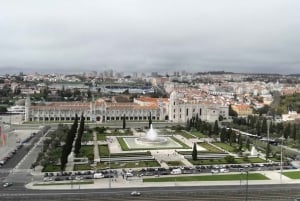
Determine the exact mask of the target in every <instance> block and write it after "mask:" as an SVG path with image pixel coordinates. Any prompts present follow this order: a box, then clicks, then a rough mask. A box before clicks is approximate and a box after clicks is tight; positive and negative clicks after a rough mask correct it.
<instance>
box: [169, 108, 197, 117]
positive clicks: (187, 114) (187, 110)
mask: <svg viewBox="0 0 300 201" xmlns="http://www.w3.org/2000/svg"><path fill="white" fill-rule="evenodd" d="M195 111H196V109H195V108H194V109H193V113H195ZM174 113H176V109H174ZM179 113H181V108H179ZM180 115H181V114H180ZM199 115H200V116H201V115H202V108H200V109H199ZM186 116H189V109H188V108H187V109H186Z"/></svg>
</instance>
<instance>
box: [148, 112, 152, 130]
mask: <svg viewBox="0 0 300 201" xmlns="http://www.w3.org/2000/svg"><path fill="white" fill-rule="evenodd" d="M151 124H152V116H151V112H150V116H149V128H150V127H151Z"/></svg>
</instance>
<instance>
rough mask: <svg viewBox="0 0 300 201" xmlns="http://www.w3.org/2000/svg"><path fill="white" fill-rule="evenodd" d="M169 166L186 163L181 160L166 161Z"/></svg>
mask: <svg viewBox="0 0 300 201" xmlns="http://www.w3.org/2000/svg"><path fill="white" fill-rule="evenodd" d="M166 163H167V164H168V166H183V165H184V164H183V163H182V162H181V161H166Z"/></svg>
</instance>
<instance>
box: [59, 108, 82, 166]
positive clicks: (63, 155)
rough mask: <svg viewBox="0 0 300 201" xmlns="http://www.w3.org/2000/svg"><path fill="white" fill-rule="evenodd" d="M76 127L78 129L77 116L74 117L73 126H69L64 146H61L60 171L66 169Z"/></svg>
mask: <svg viewBox="0 0 300 201" xmlns="http://www.w3.org/2000/svg"><path fill="white" fill-rule="evenodd" d="M77 127H78V117H77V114H76V115H75V120H74V123H73V125H72V126H71V129H69V131H68V133H67V136H66V139H65V144H64V145H63V150H62V153H61V158H60V162H61V170H62V171H63V170H64V169H65V167H66V164H67V162H68V156H69V154H70V153H71V151H72V146H73V142H74V138H75V135H76V132H77Z"/></svg>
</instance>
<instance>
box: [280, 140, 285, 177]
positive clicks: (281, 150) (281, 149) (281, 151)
mask: <svg viewBox="0 0 300 201" xmlns="http://www.w3.org/2000/svg"><path fill="white" fill-rule="evenodd" d="M279 139H280V140H281V146H280V183H282V169H283V160H282V153H283V140H284V137H283V136H281V137H280V138H279Z"/></svg>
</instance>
